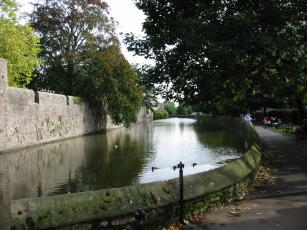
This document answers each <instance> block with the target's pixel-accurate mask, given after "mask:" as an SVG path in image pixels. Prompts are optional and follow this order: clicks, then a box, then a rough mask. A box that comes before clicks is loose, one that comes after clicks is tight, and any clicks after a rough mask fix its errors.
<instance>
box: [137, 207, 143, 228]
mask: <svg viewBox="0 0 307 230" xmlns="http://www.w3.org/2000/svg"><path fill="white" fill-rule="evenodd" d="M135 222H136V229H137V230H144V229H145V211H144V209H142V208H138V210H137V211H136V213H135Z"/></svg>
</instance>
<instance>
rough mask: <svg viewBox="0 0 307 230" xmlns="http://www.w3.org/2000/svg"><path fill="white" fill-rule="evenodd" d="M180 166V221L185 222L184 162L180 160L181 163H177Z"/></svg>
mask: <svg viewBox="0 0 307 230" xmlns="http://www.w3.org/2000/svg"><path fill="white" fill-rule="evenodd" d="M177 167H178V168H179V206H180V207H179V221H180V222H181V223H182V224H183V223H184V218H183V212H184V210H183V168H184V164H182V162H181V161H180V163H179V164H178V165H177Z"/></svg>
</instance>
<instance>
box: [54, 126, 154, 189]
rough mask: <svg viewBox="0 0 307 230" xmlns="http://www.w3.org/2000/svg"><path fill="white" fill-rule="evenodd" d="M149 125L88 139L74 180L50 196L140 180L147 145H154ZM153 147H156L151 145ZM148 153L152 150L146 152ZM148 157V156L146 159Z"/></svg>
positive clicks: (121, 184)
mask: <svg viewBox="0 0 307 230" xmlns="http://www.w3.org/2000/svg"><path fill="white" fill-rule="evenodd" d="M148 129H151V127H150V126H146V125H142V124H140V125H136V126H134V127H131V128H130V129H128V130H125V129H118V130H113V131H110V132H108V133H106V134H105V135H97V136H91V137H86V138H87V140H86V141H85V145H84V152H85V154H86V156H85V162H84V163H83V164H82V165H81V166H80V167H79V168H78V169H76V170H75V171H74V173H73V174H74V178H71V177H70V176H69V177H68V180H67V181H66V182H65V183H64V184H61V185H58V186H57V187H56V188H55V189H54V191H53V192H52V193H51V194H50V195H56V194H63V193H69V192H81V191H91V190H97V189H103V188H109V187H121V186H125V185H130V184H133V183H136V182H137V181H138V176H139V174H140V173H141V172H142V169H143V167H144V164H145V163H146V162H145V157H146V156H145V155H144V150H145V149H144V147H145V146H146V147H147V148H150V146H152V145H148V144H147V143H145V142H151V141H150V136H148V135H152V132H151V130H148ZM152 148H153V146H152ZM145 152H147V153H148V154H150V152H152V151H148V150H146V151H145ZM147 157H148V156H147Z"/></svg>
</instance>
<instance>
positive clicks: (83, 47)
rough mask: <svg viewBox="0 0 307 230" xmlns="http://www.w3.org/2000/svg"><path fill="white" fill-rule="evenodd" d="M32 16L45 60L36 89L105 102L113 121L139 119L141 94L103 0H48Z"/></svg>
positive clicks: (135, 76)
mask: <svg viewBox="0 0 307 230" xmlns="http://www.w3.org/2000/svg"><path fill="white" fill-rule="evenodd" d="M31 20H32V25H33V27H34V28H35V29H36V30H37V31H38V33H39V35H40V37H41V43H42V52H41V57H42V60H43V66H42V68H41V70H40V74H39V78H38V79H37V80H36V81H34V82H33V83H32V87H39V88H47V89H51V90H54V91H56V92H58V93H64V94H68V95H78V96H85V97H86V98H88V100H90V101H91V102H102V103H104V105H105V107H107V112H108V114H109V115H110V116H111V118H112V121H113V123H115V124H120V123H123V124H124V125H126V126H128V125H129V124H130V123H131V122H134V121H135V119H136V114H137V112H138V111H139V109H140V106H141V102H142V100H143V92H142V89H141V87H140V86H139V85H138V78H137V74H136V73H135V71H134V70H133V68H132V67H131V66H130V64H129V63H128V62H127V61H126V59H125V58H124V56H123V55H122V54H121V52H120V47H119V41H118V39H117V37H116V34H115V26H114V22H113V20H112V19H111V18H110V17H109V15H108V5H107V4H106V3H105V2H104V1H101V0H86V1H84V0H48V1H47V0H45V1H44V3H43V4H36V5H35V9H34V12H33V13H32V15H31Z"/></svg>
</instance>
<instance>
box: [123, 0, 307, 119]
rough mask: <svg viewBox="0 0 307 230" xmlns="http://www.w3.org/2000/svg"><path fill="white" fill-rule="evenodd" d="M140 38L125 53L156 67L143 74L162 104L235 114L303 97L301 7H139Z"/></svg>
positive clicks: (283, 1)
mask: <svg viewBox="0 0 307 230" xmlns="http://www.w3.org/2000/svg"><path fill="white" fill-rule="evenodd" d="M135 2H136V5H137V7H138V8H139V9H141V10H143V11H144V13H145V15H146V16H147V18H146V21H145V23H144V24H143V27H144V31H145V33H146V36H145V38H135V37H134V36H133V35H129V36H127V38H126V42H127V43H128V44H129V47H130V50H134V51H135V52H136V53H137V54H140V55H144V56H145V57H151V58H154V59H155V60H156V65H155V67H153V68H151V69H149V70H148V72H149V73H150V75H151V79H150V80H151V82H152V83H158V84H160V90H161V92H162V93H163V94H164V96H166V97H171V98H176V99H177V100H184V101H186V102H188V103H202V104H204V107H205V108H206V109H207V110H208V111H213V112H216V113H239V112H241V111H244V110H247V109H251V108H252V107H253V105H254V103H253V101H256V100H259V99H260V100H265V99H266V98H283V99H284V101H286V100H296V101H297V102H298V103H297V104H300V102H301V101H302V98H303V95H304V94H303V93H302V92H304V91H306V81H305V80H304V79H306V73H305V72H304V71H305V66H306V43H305V41H306V37H305V35H306V26H305V25H306V18H305V14H306V5H305V4H304V1H302V0H293V1H289V0H280V1H275V0H231V1H228V0H226V1H201V0H186V1H177V0H155V1H153V0H136V1H135Z"/></svg>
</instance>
